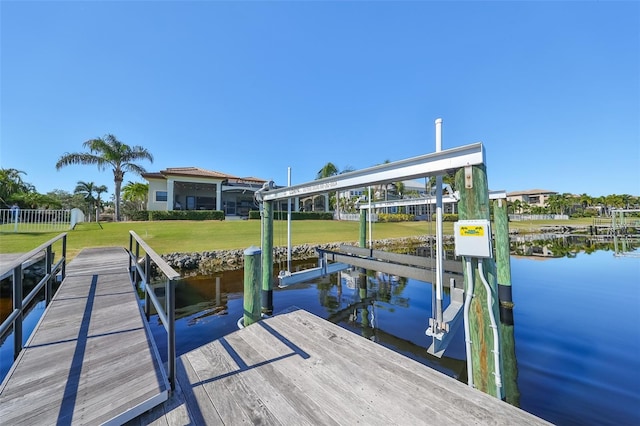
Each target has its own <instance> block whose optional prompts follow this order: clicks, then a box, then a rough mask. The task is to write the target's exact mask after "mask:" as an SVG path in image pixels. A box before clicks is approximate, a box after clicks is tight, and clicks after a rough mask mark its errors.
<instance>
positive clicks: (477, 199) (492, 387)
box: [455, 165, 503, 399]
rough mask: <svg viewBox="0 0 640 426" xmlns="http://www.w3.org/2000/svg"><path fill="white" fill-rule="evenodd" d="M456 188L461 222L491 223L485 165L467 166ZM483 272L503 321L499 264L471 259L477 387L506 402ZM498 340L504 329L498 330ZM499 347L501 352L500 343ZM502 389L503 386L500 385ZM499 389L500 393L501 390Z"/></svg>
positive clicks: (495, 313) (458, 174) (494, 307)
mask: <svg viewBox="0 0 640 426" xmlns="http://www.w3.org/2000/svg"><path fill="white" fill-rule="evenodd" d="M455 182H456V188H457V189H458V190H459V192H460V201H459V202H458V214H459V218H460V220H473V219H485V220H489V219H490V216H489V187H488V184H487V174H486V169H485V166H484V165H480V166H467V167H464V168H462V169H459V170H458V171H457V172H456V177H455ZM479 262H482V269H483V270H484V272H485V273H486V275H487V276H486V277H485V279H486V281H487V283H488V284H489V290H490V292H491V296H492V299H493V303H492V304H491V309H492V311H493V316H494V318H499V314H500V313H499V310H498V292H497V288H496V287H497V286H496V264H495V261H494V260H493V259H492V258H483V259H476V258H472V259H471V265H472V277H469V276H468V274H467V268H464V275H465V285H466V287H465V291H468V290H469V284H470V283H469V280H470V279H474V292H473V293H474V294H473V299H472V300H471V309H470V313H469V331H470V333H469V334H470V336H467V338H469V339H470V340H471V354H467V356H471V363H472V369H473V372H472V377H473V383H474V385H475V387H476V388H477V389H479V390H481V391H483V392H484V393H487V394H489V395H493V396H495V397H497V398H500V399H502V393H503V390H502V389H503V388H501V387H500V388H499V387H498V383H499V381H498V380H496V379H497V378H498V377H499V376H496V374H500V371H501V368H500V367H501V366H500V364H501V363H500V362H498V363H497V364H498V365H496V362H495V356H494V355H495V352H494V348H495V347H496V345H495V343H496V342H495V340H494V333H493V329H492V327H491V316H490V313H489V308H488V307H487V302H488V296H489V294H487V291H486V289H485V286H484V284H483V282H482V279H481V278H480V272H481V268H480V267H479ZM497 333H498V340H499V334H500V328H499V327H497ZM497 347H498V348H499V342H498V345H497ZM500 385H501V383H500ZM498 388H499V389H500V390H498Z"/></svg>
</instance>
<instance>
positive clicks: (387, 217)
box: [378, 213, 416, 222]
mask: <svg viewBox="0 0 640 426" xmlns="http://www.w3.org/2000/svg"><path fill="white" fill-rule="evenodd" d="M414 220H416V216H415V215H413V214H405V213H393V214H391V213H379V214H378V222H412V221H414Z"/></svg>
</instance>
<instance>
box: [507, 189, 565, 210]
mask: <svg viewBox="0 0 640 426" xmlns="http://www.w3.org/2000/svg"><path fill="white" fill-rule="evenodd" d="M554 194H557V192H555V191H549V190H546V189H528V190H526V191H515V192H507V201H510V202H513V201H516V200H519V201H520V202H523V203H528V204H530V205H532V206H539V207H544V206H546V204H547V200H548V199H549V197H550V196H552V195H554Z"/></svg>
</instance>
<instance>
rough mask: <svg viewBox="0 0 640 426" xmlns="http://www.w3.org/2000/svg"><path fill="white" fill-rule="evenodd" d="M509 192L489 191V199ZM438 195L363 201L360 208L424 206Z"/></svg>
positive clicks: (447, 199) (446, 199)
mask: <svg viewBox="0 0 640 426" xmlns="http://www.w3.org/2000/svg"><path fill="white" fill-rule="evenodd" d="M506 198H507V192H506V191H504V190H501V191H489V199H491V200H497V199H506ZM458 199H459V198H458V196H457V195H455V196H451V195H448V196H445V197H442V202H443V203H455V202H457V201H458ZM435 203H436V197H435V196H430V197H421V198H403V199H402V200H388V201H374V202H372V203H371V204H369V203H362V204H361V205H360V206H358V208H359V209H360V210H368V209H378V208H384V207H407V206H423V205H427V204H435Z"/></svg>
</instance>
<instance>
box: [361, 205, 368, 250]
mask: <svg viewBox="0 0 640 426" xmlns="http://www.w3.org/2000/svg"><path fill="white" fill-rule="evenodd" d="M360 247H362V248H366V247H367V210H365V209H360Z"/></svg>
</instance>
